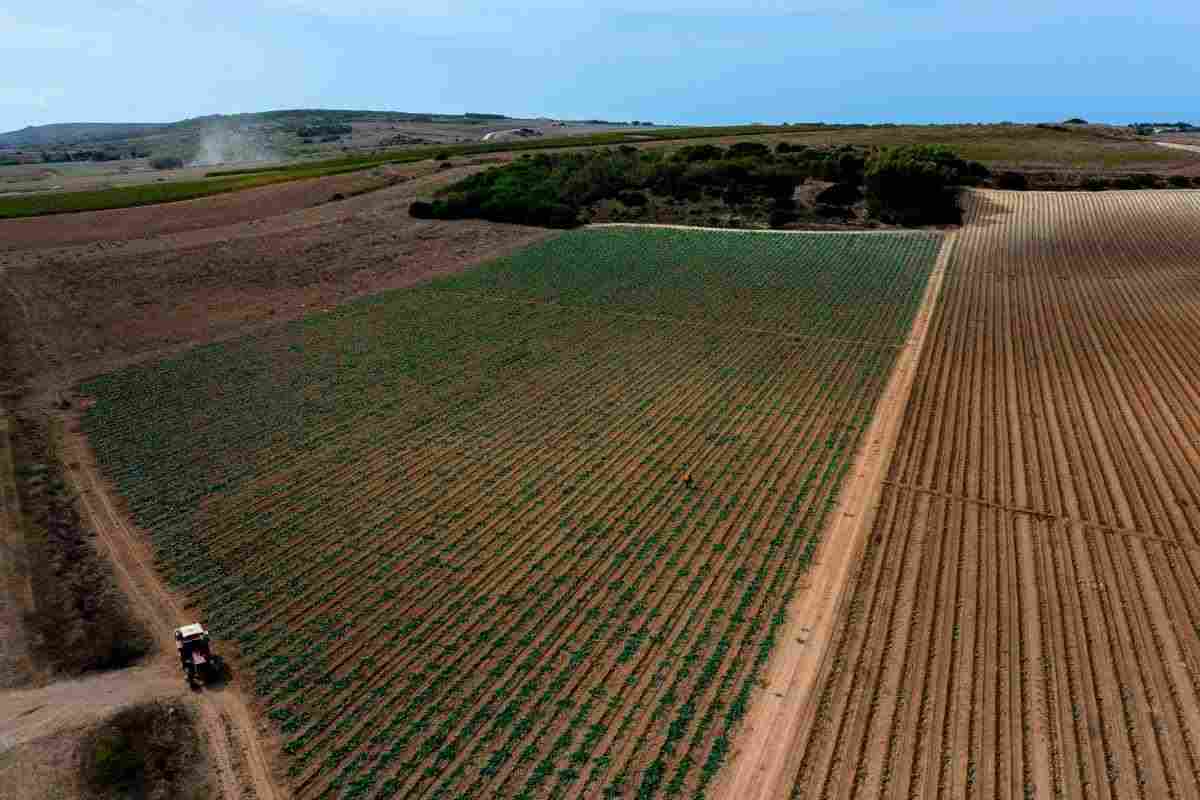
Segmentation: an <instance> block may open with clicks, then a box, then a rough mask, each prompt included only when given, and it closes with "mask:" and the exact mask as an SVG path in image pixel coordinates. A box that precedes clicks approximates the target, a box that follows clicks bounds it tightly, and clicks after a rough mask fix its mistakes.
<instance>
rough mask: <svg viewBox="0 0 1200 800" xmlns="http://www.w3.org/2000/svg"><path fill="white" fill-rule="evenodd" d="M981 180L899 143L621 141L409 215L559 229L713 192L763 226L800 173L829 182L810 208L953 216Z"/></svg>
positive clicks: (967, 165)
mask: <svg viewBox="0 0 1200 800" xmlns="http://www.w3.org/2000/svg"><path fill="white" fill-rule="evenodd" d="M987 176H988V172H987V170H986V169H985V168H984V167H983V166H982V165H980V164H976V163H973V162H967V161H964V160H963V159H961V158H959V157H958V156H956V155H955V154H954V153H953V152H951V151H949V150H947V149H945V148H941V147H928V146H924V147H902V148H891V149H885V150H881V151H877V152H870V151H866V150H864V149H861V148H855V147H851V146H840V147H832V148H829V147H825V148H817V147H800V146H793V145H789V144H787V143H783V144H780V145H779V146H777V147H776V148H775V150H774V151H773V152H772V150H771V149H770V148H769V147H768V146H767V145H765V144H762V143H761V142H738V143H736V144H733V145H731V146H730V147H728V148H725V147H719V146H717V145H714V144H695V145H689V146H685V147H681V148H679V149H678V150H676V151H675V152H673V153H663V152H660V151H643V150H639V149H638V148H636V147H632V146H629V145H623V146H621V147H619V148H615V149H605V150H593V151H589V152H579V153H557V154H548V153H540V154H537V155H533V156H525V157H523V158H521V159H518V160H517V161H515V162H513V163H511V164H507V165H505V166H503V167H498V168H496V169H492V170H489V171H487V172H482V173H478V174H475V175H472V176H470V177H468V178H466V179H464V180H462V181H460V182H458V183H456V184H454V185H452V186H450V187H448V188H446V189H443V190H442V191H441V192H439V193H438V194H437V196H435V198H434V199H433V200H432V201H425V200H418V201H416V202H414V203H413V204H412V205H411V207H410V209H409V212H410V213H411V214H412V216H414V217H419V218H429V219H462V218H482V219H488V220H493V221H496V222H512V223H518V224H522V225H542V226H548V227H555V228H567V227H572V226H575V225H578V224H579V223H580V222H581V221H583V220H584V219H585V218H586V216H587V214H586V211H587V209H588V208H589V207H591V206H593V205H595V204H597V203H600V202H602V201H606V200H616V201H619V202H620V203H622V204H623V205H625V206H627V207H640V206H644V205H646V204H647V203H649V202H650V200H649V198H650V197H653V196H657V197H664V198H672V199H674V200H677V201H693V202H694V201H700V200H702V199H705V198H709V199H713V198H719V199H720V200H721V201H722V202H723V203H724V204H725V205H727V206H729V207H731V208H737V207H742V206H747V205H754V206H755V207H757V208H760V209H763V210H765V208H764V207H763V205H762V204H764V203H765V204H766V207H767V208H770V217H769V218H770V224H771V225H773V226H776V227H778V226H781V225H785V224H787V223H788V222H791V221H794V220H795V219H797V218H798V215H797V214H796V212H795V210H794V209H795V204H794V202H793V200H792V198H793V195H794V194H795V191H796V187H797V186H798V185H799V184H801V183H803V182H804V181H806V180H808V179H819V180H824V181H831V182H833V183H834V186H832V187H829V188H828V189H825V190H824V191H823V192H821V194H820V195H819V196H818V197H817V202H818V204H819V205H818V213H822V214H823V215H824V216H830V217H847V216H849V215H850V213H851V212H850V211H849V207H850V206H852V205H854V204H856V203H858V202H859V201H860V200H861V199H862V198H863V191H862V186H863V184H864V182H865V183H866V185H867V199H868V203H869V206H870V208H871V210H872V213H874V214H875V215H876V216H877V217H878V218H880V219H883V220H884V221H888V222H900V223H902V224H928V223H941V222H954V221H957V220H958V216H959V215H958V205H957V200H956V197H955V195H956V192H957V187H959V186H962V185H976V184H978V183H980V182H981V181H982V180H983V179H984V178H986V177H987Z"/></svg>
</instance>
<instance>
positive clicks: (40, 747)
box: [0, 730, 83, 800]
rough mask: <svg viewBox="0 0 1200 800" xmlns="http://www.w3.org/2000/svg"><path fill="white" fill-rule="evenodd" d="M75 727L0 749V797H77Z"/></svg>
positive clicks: (77, 733)
mask: <svg viewBox="0 0 1200 800" xmlns="http://www.w3.org/2000/svg"><path fill="white" fill-rule="evenodd" d="M80 733H81V731H79V730H66V731H60V732H58V733H56V734H53V735H50V736H44V737H42V738H40V739H37V740H36V741H33V742H29V743H27V744H20V745H17V746H15V747H12V748H11V749H5V750H0V800H77V798H79V797H80V795H81V794H82V791H83V787H82V786H81V785H80V784H81V781H80V780H79V766H78V764H79V758H80V753H79V745H80Z"/></svg>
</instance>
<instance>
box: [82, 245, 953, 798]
mask: <svg viewBox="0 0 1200 800" xmlns="http://www.w3.org/2000/svg"><path fill="white" fill-rule="evenodd" d="M939 246H940V237H939V236H937V235H935V234H924V233H917V234H910V235H824V236H822V235H782V236H781V235H772V234H753V233H737V232H724V233H722V232H715V233H714V232H696V231H673V230H655V231H637V230H626V229H607V230H602V231H599V230H593V231H579V232H574V233H570V234H565V235H563V236H561V237H558V238H554V239H551V240H548V241H547V242H544V243H542V244H539V245H535V246H534V247H532V248H529V249H527V250H525V251H522V252H521V253H519V254H516V255H514V256H511V257H508V258H504V259H501V260H499V261H496V262H493V263H491V264H488V265H486V266H484V267H481V268H478V269H476V270H474V271H471V272H468V273H465V274H463V275H461V276H458V277H454V278H446V279H442V280H439V281H435V282H434V283H432V284H430V285H427V286H425V287H423V288H419V289H410V290H403V291H397V292H392V293H387V294H382V295H378V296H375V297H372V298H369V299H366V300H363V301H359V302H356V303H352V304H349V305H346V306H342V307H340V308H339V309H337V310H335V311H332V312H330V313H328V314H324V315H320V316H317V317H311V318H308V319H306V320H303V321H300V322H296V323H293V324H290V325H287V326H281V327H279V328H276V329H275V330H273V331H272V332H270V333H268V334H265V335H261V336H257V337H254V338H250V339H243V340H238V341H236V342H231V343H228V344H223V345H218V346H210V347H205V348H201V349H197V350H194V351H191V352H189V353H187V354H185V355H183V356H181V357H179V358H176V359H172V360H168V361H164V362H160V363H157V364H153V365H148V366H143V367H136V368H131V369H128V370H125V371H123V372H119V373H115V374H112V375H109V376H106V377H102V378H97V379H95V380H92V381H89V382H87V383H85V384H84V385H83V387H82V391H83V392H84V393H86V394H88V395H91V396H92V397H94V399H95V405H94V406H93V407H92V408H91V409H90V410H89V411H88V413H87V415H86V417H85V419H84V426H85V429H86V430H87V432H88V433H89V435H90V437H91V440H92V443H93V445H94V447H95V449H96V451H97V454H98V457H99V460H100V462H101V464H102V466H103V467H104V469H105V471H106V472H107V474H108V475H110V476H111V478H112V479H113V480H114V482H115V483H116V485H117V486H118V488H119V489H120V491H121V493H122V494H123V495H124V497H125V498H126V499H127V501H128V503H129V506H130V509H131V511H132V513H133V516H134V518H135V519H136V520H137V522H139V523H140V524H141V525H142V526H143V527H144V528H145V529H146V530H147V531H149V532H150V533H151V536H152V537H153V539H154V542H155V544H156V547H157V552H158V554H159V558H160V562H161V566H162V568H163V569H164V570H165V571H166V573H167V574H168V575H169V576H170V577H171V578H172V579H173V581H174V582H175V583H176V585H177V586H178V587H179V588H180V589H181V590H183V591H185V592H186V593H187V594H188V595H189V596H190V597H191V598H193V599H194V600H195V601H196V602H197V603H198V605H199V609H200V610H201V612H202V613H203V616H204V617H205V619H206V620H207V621H208V622H209V624H210V625H211V626H212V627H213V629H214V630H216V631H218V632H220V633H221V635H222V636H225V637H227V640H228V645H227V647H228V649H229V650H230V651H231V654H232V652H233V651H234V650H235V645H234V643H235V642H236V651H237V653H238V661H239V670H240V671H241V672H242V674H243V675H244V676H252V680H253V685H254V686H255V688H256V691H257V694H258V697H259V701H258V702H259V704H260V708H261V710H262V711H263V712H264V713H265V714H267V715H268V716H269V717H270V718H271V719H273V720H274V721H275V722H276V724H277V725H279V726H280V729H281V730H282V732H283V735H284V743H283V750H284V752H285V753H286V754H287V757H286V763H287V765H288V768H289V770H290V774H291V780H292V782H293V786H294V788H295V791H296V793H297V795H298V796H300V797H302V798H309V797H320V796H348V797H349V796H370V797H392V796H395V797H442V796H453V797H531V796H539V797H545V796H552V797H566V796H581V795H599V794H601V793H603V792H607V793H610V794H613V793H620V794H621V795H623V796H632V795H637V796H640V797H653V796H662V795H665V794H668V793H671V792H678V791H686V792H687V793H689V794H691V793H693V792H696V791H702V790H704V789H705V788H706V787H708V786H709V783H710V782H711V780H712V779H713V778H714V777H715V775H716V772H717V769H718V767H719V766H720V764H721V763H722V762H723V760H724V759H725V757H726V755H727V752H728V749H729V746H730V742H731V736H732V735H733V733H734V731H735V730H736V727H737V725H738V723H739V721H740V719H741V717H742V715H743V714H744V713H745V711H746V707H747V703H748V700H749V698H750V696H751V694H752V692H753V690H754V687H755V685H756V676H757V675H759V674H760V672H761V669H762V667H763V665H764V663H765V661H766V659H767V657H768V655H769V653H770V652H771V649H772V645H773V643H774V640H775V637H776V635H777V633H778V632H779V630H780V626H781V625H782V624H783V623H784V621H785V615H784V613H783V610H784V607H785V605H786V603H787V601H788V599H789V597H790V596H791V595H792V593H793V590H794V587H795V586H796V583H797V581H798V580H799V578H800V576H801V574H802V573H803V571H804V569H805V567H806V566H807V565H808V563H809V561H810V560H811V557H812V553H813V550H814V548H815V546H816V544H817V542H818V541H819V534H820V532H821V530H822V526H823V521H824V518H825V516H826V513H827V511H828V509H829V508H831V507H832V506H833V505H834V504H835V502H836V496H837V487H838V485H839V483H840V480H841V477H842V475H843V474H844V472H845V470H846V468H847V466H848V464H849V462H850V460H851V458H852V456H853V454H854V452H855V450H856V446H857V442H858V438H859V435H860V432H861V431H862V430H863V429H864V428H865V426H866V425H867V424H868V423H869V422H870V419H871V415H872V410H873V407H874V404H875V400H876V398H877V396H878V393H879V391H880V389H881V386H882V385H883V383H884V382H885V381H886V380H887V377H888V374H889V370H890V366H891V364H892V362H893V360H894V357H895V354H896V352H897V349H898V348H899V347H900V346H901V345H902V343H903V341H904V339H905V337H906V336H907V332H908V329H909V325H910V322H911V319H912V315H913V314H914V312H915V310H916V307H917V305H918V304H919V303H920V300H921V297H922V294H923V290H924V286H925V283H926V280H927V278H928V276H929V272H930V269H931V267H932V265H933V262H934V259H935V256H936V255H937V252H938V249H939Z"/></svg>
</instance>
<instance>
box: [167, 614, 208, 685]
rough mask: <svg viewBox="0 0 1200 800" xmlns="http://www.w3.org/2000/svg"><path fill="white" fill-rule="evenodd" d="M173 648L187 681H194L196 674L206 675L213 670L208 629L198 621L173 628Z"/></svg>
mask: <svg viewBox="0 0 1200 800" xmlns="http://www.w3.org/2000/svg"><path fill="white" fill-rule="evenodd" d="M175 649H176V650H178V651H179V662H180V665H181V666H182V667H183V671H184V673H185V674H186V675H187V680H188V683H194V682H195V680H196V677H197V676H198V675H208V674H210V673H212V672H213V671H214V666H215V665H214V663H213V662H214V658H213V655H212V651H211V649H210V642H209V637H208V631H206V630H205V629H204V626H203V625H201V624H200V623H198V622H194V623H192V624H191V625H184V626H183V627H182V628H176V629H175Z"/></svg>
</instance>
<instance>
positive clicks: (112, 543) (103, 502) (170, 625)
mask: <svg viewBox="0 0 1200 800" xmlns="http://www.w3.org/2000/svg"><path fill="white" fill-rule="evenodd" d="M70 427H73V426H71V425H70V424H68V428H70ZM66 436H67V441H66V442H65V443H64V447H65V451H66V460H67V461H68V462H69V463H72V464H73V465H77V466H74V468H73V472H72V474H71V475H70V479H71V481H72V483H73V484H74V486H75V489H76V490H77V491H78V493H79V497H80V507H81V510H82V511H83V513H84V515H85V516H86V517H87V518H88V519H89V520H90V521H91V523H92V526H93V528H94V529H95V530H96V533H97V536H98V538H99V541H100V543H101V546H102V547H103V548H104V550H105V551H106V552H107V554H108V555H109V556H110V558H111V560H112V563H113V565H114V570H115V573H116V577H117V581H118V583H119V584H120V586H121V588H122V589H123V590H124V591H125V593H126V595H127V596H128V597H129V599H130V602H131V603H132V605H133V607H134V610H135V612H136V613H138V614H140V615H141V616H142V617H143V618H144V619H145V620H146V622H147V623H148V624H149V625H150V627H151V630H153V631H154V632H155V634H156V636H157V638H158V646H159V654H160V655H159V657H158V660H157V661H156V662H155V663H153V664H152V665H150V666H147V667H145V668H142V669H135V670H127V671H122V672H117V673H112V674H110V675H104V676H99V677H97V678H91V679H87V680H84V681H72V682H68V683H60V684H55V685H53V686H50V687H47V688H46V689H43V690H37V691H34V692H22V693H18V694H12V695H5V696H4V698H3V700H2V701H0V748H3V747H5V746H12V745H9V744H6V742H7V738H6V737H10V736H11V737H12V741H13V743H14V744H15V743H17V742H19V741H24V740H27V737H29V736H36V735H44V734H46V733H49V732H51V731H52V730H55V729H60V728H62V727H67V726H69V725H74V724H78V723H79V722H80V721H81V720H86V719H87V718H88V715H89V714H92V715H95V716H100V715H102V714H104V713H106V712H110V711H112V710H115V709H116V708H117V707H120V706H122V705H125V704H128V703H131V702H135V701H137V700H148V699H152V698H155V697H163V696H168V695H169V696H179V695H181V694H187V691H186V688H185V687H184V684H183V681H182V678H181V677H180V675H179V672H178V669H177V666H178V665H177V663H176V662H175V649H174V642H173V640H172V634H171V632H172V630H173V629H174V628H175V627H177V626H179V625H182V624H184V623H186V622H191V621H193V620H192V619H191V615H190V614H189V613H188V612H187V611H186V610H185V609H184V608H183V607H182V604H181V603H180V602H179V601H178V600H177V599H176V598H175V597H174V596H173V595H172V594H171V592H170V591H169V590H168V589H167V588H166V587H165V586H164V585H163V584H162V583H161V581H160V580H159V578H158V575H157V574H156V573H155V571H154V567H153V558H152V555H151V553H150V552H149V549H148V547H147V546H146V544H145V543H144V542H143V541H142V540H141V539H140V537H139V536H138V535H137V533H135V532H134V531H133V530H131V529H130V528H129V527H128V526H127V525H126V523H125V522H124V519H123V517H122V515H121V512H120V511H119V510H118V509H117V507H116V506H115V505H114V503H113V501H112V500H111V498H110V497H109V495H108V491H107V488H106V487H105V486H104V484H103V482H102V481H101V480H100V479H99V478H98V477H97V473H96V471H95V467H94V464H93V461H92V458H91V453H90V451H89V450H88V448H87V445H86V443H85V442H84V441H83V439H82V437H81V436H79V435H78V434H75V433H68V434H67V435H66ZM219 646H220V643H218V649H219ZM39 692H41V694H39ZM83 698H86V700H83ZM43 701H44V702H43ZM195 702H196V706H197V710H198V715H199V718H200V721H201V725H202V727H203V733H204V735H205V737H206V738H207V739H208V744H209V751H210V755H211V758H212V759H213V767H214V772H215V773H216V775H217V778H218V781H219V785H220V787H221V791H222V795H223V796H224V797H225V798H227V800H236V799H237V798H244V797H255V798H257V799H258V800H274V798H277V797H281V796H282V794H283V793H282V792H280V791H279V789H278V787H277V786H276V785H275V782H274V779H273V774H272V770H271V766H270V761H269V759H268V757H267V755H266V753H265V752H264V748H263V746H262V743H261V742H260V739H259V737H260V731H259V728H258V727H257V725H256V723H255V721H254V718H253V715H252V714H251V713H250V709H249V707H248V706H247V704H246V702H245V699H244V698H243V696H242V694H241V692H240V691H239V689H238V687H237V685H236V683H229V684H225V685H222V686H218V687H214V688H208V689H204V690H202V691H200V692H198V693H196V694H195ZM60 703H70V704H71V710H70V711H62V710H60V709H55V708H54V706H57V705H59V704H60ZM43 706H45V710H43ZM24 717H31V718H32V719H30V720H26V721H22V720H23V718H24Z"/></svg>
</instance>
